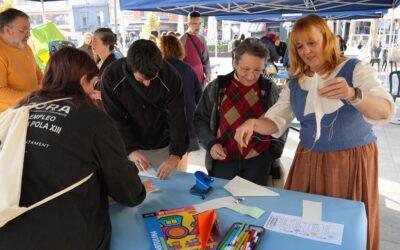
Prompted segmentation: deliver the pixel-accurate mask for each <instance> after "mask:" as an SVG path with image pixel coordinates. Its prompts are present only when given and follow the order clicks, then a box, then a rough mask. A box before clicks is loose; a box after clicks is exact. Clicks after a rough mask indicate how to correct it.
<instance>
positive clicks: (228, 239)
mask: <svg viewBox="0 0 400 250" xmlns="http://www.w3.org/2000/svg"><path fill="white" fill-rule="evenodd" d="M238 228H239V226H238V225H235V227H234V228H233V229H232V231H231V232H230V233H229V234H228V236H227V237H226V240H225V242H224V244H223V245H222V246H221V248H220V249H222V250H224V249H225V248H226V247H228V245H229V242H230V241H231V240H232V238H233V237H234V236H235V234H236V231H237V230H238Z"/></svg>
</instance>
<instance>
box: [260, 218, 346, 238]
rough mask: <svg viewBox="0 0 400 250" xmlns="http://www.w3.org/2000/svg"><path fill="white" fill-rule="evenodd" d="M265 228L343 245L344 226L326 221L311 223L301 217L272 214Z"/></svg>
mask: <svg viewBox="0 0 400 250" xmlns="http://www.w3.org/2000/svg"><path fill="white" fill-rule="evenodd" d="M264 228H265V229H267V230H271V231H275V232H279V233H284V234H290V235H294V236H297V237H301V238H306V239H310V240H315V241H321V242H326V243H332V244H336V245H342V237H343V230H344V225H342V224H337V223H332V222H325V221H321V222H320V223H309V222H305V221H304V220H302V218H301V217H299V216H293V215H287V214H280V213H275V212H272V213H271V215H270V216H269V217H268V219H267V221H266V222H265V224H264Z"/></svg>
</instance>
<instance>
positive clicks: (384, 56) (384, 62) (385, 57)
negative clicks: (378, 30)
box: [382, 48, 389, 72]
mask: <svg viewBox="0 0 400 250" xmlns="http://www.w3.org/2000/svg"><path fill="white" fill-rule="evenodd" d="M388 54H389V51H388V49H386V48H385V49H383V52H382V71H383V72H385V71H386V67H387V61H388Z"/></svg>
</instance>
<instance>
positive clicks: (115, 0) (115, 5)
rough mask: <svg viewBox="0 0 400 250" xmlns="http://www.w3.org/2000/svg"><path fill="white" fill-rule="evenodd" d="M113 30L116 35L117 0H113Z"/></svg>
mask: <svg viewBox="0 0 400 250" xmlns="http://www.w3.org/2000/svg"><path fill="white" fill-rule="evenodd" d="M114 32H115V34H116V35H118V25H117V0H114Z"/></svg>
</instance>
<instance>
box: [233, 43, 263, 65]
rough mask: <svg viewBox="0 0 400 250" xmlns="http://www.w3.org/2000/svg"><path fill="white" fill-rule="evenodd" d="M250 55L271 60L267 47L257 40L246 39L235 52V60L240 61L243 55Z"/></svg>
mask: <svg viewBox="0 0 400 250" xmlns="http://www.w3.org/2000/svg"><path fill="white" fill-rule="evenodd" d="M245 53H247V54H250V55H253V56H256V57H259V58H264V59H265V60H267V59H268V58H269V53H268V49H267V48H266V47H265V45H264V44H263V43H262V42H261V41H260V39H257V38H246V39H244V40H243V42H241V43H240V45H239V46H238V47H237V49H236V51H235V56H234V59H235V60H236V61H239V60H240V58H241V57H242V55H243V54H245Z"/></svg>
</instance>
